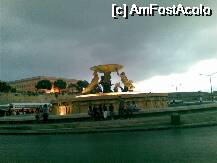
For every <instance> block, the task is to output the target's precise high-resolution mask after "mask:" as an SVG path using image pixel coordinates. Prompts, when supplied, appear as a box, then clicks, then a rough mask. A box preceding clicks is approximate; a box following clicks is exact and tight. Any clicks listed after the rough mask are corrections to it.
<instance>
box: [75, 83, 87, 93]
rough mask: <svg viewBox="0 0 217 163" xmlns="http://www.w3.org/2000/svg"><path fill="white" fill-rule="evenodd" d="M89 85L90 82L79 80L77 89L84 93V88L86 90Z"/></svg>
mask: <svg viewBox="0 0 217 163" xmlns="http://www.w3.org/2000/svg"><path fill="white" fill-rule="evenodd" d="M88 85H89V83H88V81H86V80H79V81H78V82H77V83H76V87H77V90H78V91H79V92H82V90H83V88H86V87H87V86H88Z"/></svg>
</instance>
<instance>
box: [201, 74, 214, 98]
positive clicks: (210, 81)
mask: <svg viewBox="0 0 217 163" xmlns="http://www.w3.org/2000/svg"><path fill="white" fill-rule="evenodd" d="M215 74H217V72H214V73H212V74H200V75H203V76H208V77H209V83H210V94H211V99H212V101H213V92H212V76H213V75H215Z"/></svg>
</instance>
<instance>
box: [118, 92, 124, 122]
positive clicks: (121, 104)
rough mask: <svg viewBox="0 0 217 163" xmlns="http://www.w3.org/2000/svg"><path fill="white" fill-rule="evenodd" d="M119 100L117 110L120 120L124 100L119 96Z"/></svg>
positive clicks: (122, 113)
mask: <svg viewBox="0 0 217 163" xmlns="http://www.w3.org/2000/svg"><path fill="white" fill-rule="evenodd" d="M118 100H119V109H118V113H119V117H120V118H122V117H123V115H124V107H125V106H124V105H125V104H124V100H123V99H122V98H121V96H119V98H118Z"/></svg>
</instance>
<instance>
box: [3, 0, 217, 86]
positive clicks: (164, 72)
mask: <svg viewBox="0 0 217 163" xmlns="http://www.w3.org/2000/svg"><path fill="white" fill-rule="evenodd" d="M123 2H124V3H127V4H128V5H130V4H132V2H133V3H135V4H137V5H138V6H147V5H148V4H150V3H158V4H159V5H163V6H171V5H173V4H179V3H182V4H183V5H186V6H198V5H199V4H200V3H202V4H204V5H207V6H210V7H211V8H212V10H213V15H212V16H211V17H195V16H194V17H183V16H182V17H160V16H155V17H145V16H144V17H129V19H128V20H125V19H118V20H113V19H112V3H116V4H119V5H121V4H123ZM0 7H1V8H0V26H1V31H0V32H1V33H0V34H1V35H0V37H1V38H0V41H1V42H0V43H1V44H0V46H1V47H0V48H1V51H0V52H1V55H0V59H1V60H0V80H6V81H8V80H15V79H21V78H25V77H32V76H38V75H47V76H59V77H67V78H76V79H86V80H90V79H91V76H92V74H91V71H90V70H89V68H90V67H91V66H93V65H99V64H106V63H119V64H123V65H124V71H125V72H126V74H127V75H128V77H129V78H130V79H132V80H133V81H135V82H137V83H138V82H141V81H147V80H150V79H152V78H153V77H156V76H170V75H171V74H182V73H186V72H188V71H189V70H190V69H191V67H192V66H193V65H196V64H198V63H199V62H201V61H204V60H212V59H216V58H217V15H216V12H217V3H216V1H213V0H206V1H205V0H197V1H193V2H189V0H179V1H174V0H161V1H160V0H156V1H151V0H149V1H148V0H146V1H145V0H141V1H136V0H134V1H132V0H131V1H130V0H128V1H127V0H125V1H115V0H114V1H109V0H79V1H77V0H0ZM207 66H209V65H207ZM216 71H217V69H216V67H215V66H214V67H213V72H216ZM207 73H210V72H207Z"/></svg>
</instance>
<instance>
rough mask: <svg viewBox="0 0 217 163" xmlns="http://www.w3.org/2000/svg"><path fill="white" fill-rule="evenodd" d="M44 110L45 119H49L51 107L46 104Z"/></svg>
mask: <svg viewBox="0 0 217 163" xmlns="http://www.w3.org/2000/svg"><path fill="white" fill-rule="evenodd" d="M42 110H43V121H47V120H48V116H49V107H48V105H47V104H44V106H43V108H42Z"/></svg>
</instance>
